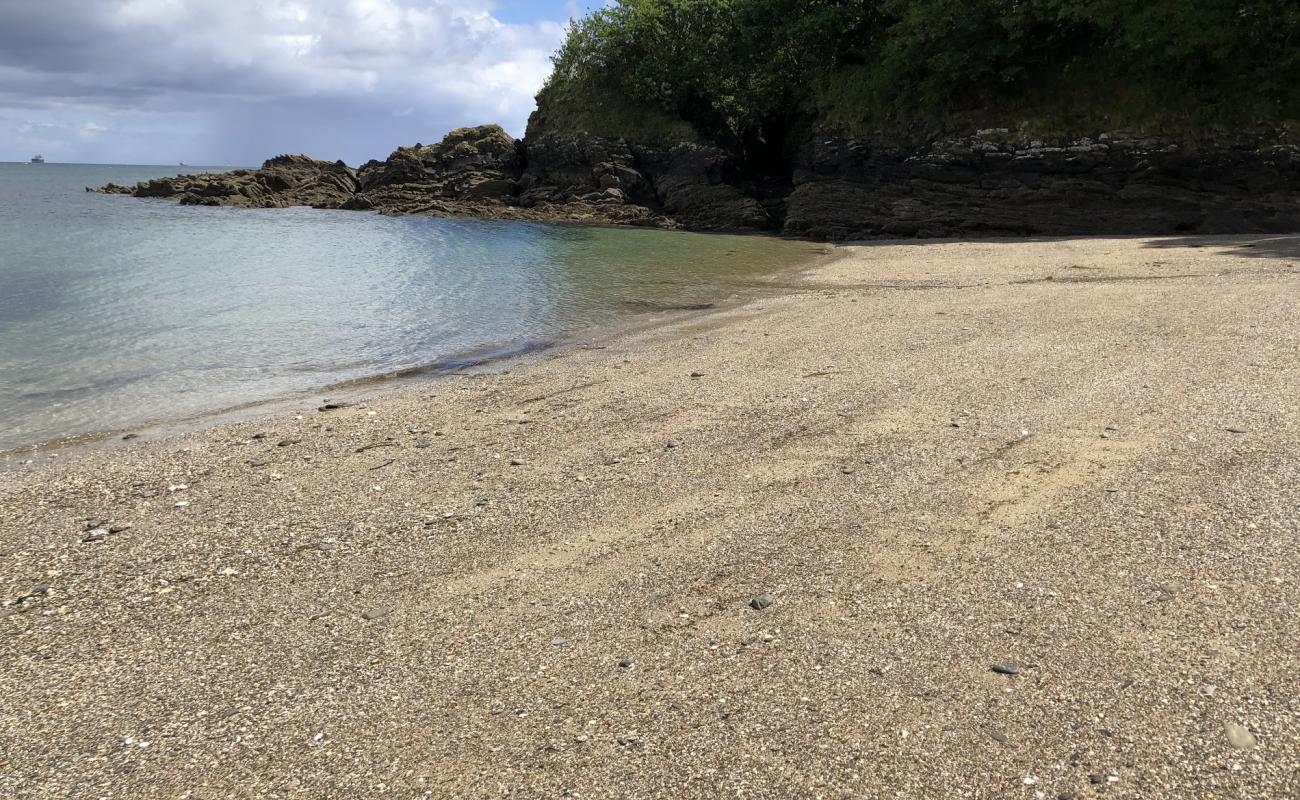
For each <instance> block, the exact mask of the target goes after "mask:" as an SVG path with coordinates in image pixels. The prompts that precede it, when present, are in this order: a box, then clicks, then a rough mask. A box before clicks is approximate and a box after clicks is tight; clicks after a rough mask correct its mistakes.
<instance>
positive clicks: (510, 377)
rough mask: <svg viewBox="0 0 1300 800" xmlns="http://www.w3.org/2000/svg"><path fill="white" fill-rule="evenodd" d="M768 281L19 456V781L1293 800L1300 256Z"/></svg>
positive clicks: (61, 788)
mask: <svg viewBox="0 0 1300 800" xmlns="http://www.w3.org/2000/svg"><path fill="white" fill-rule="evenodd" d="M770 288H771V289H772V291H766V292H761V291H758V290H757V289H755V290H754V291H752V292H748V291H747V292H746V293H745V294H744V296H743V297H741V298H739V299H737V300H736V301H735V302H734V303H729V304H726V305H725V307H719V308H717V309H714V310H711V311H708V312H706V313H703V314H686V315H681V316H675V317H673V318H671V319H659V320H655V321H654V324H647V325H645V326H643V327H639V328H637V327H633V328H630V329H626V330H623V331H621V332H615V333H608V334H604V333H602V334H601V338H600V340H599V342H598V345H599V348H600V349H596V348H595V347H592V348H588V349H583V348H581V347H577V346H575V347H569V348H565V349H564V350H563V351H558V352H554V353H549V354H546V355H543V356H542V357H539V358H538V359H536V360H535V361H530V362H528V363H518V364H516V363H515V362H511V366H510V368H509V370H508V371H507V372H487V373H481V374H475V375H469V376H464V377H456V378H454V379H452V380H438V381H428V382H419V383H417V384H413V385H411V386H409V387H403V388H401V389H399V390H397V391H392V392H384V393H382V394H381V395H380V396H377V397H375V398H374V399H372V400H370V401H368V402H367V404H366V407H364V408H362V407H360V406H353V407H346V408H340V409H336V410H331V411H328V412H313V413H310V414H303V415H302V418H301V419H296V418H295V417H294V416H293V415H281V416H275V417H271V418H267V419H263V420H258V421H256V422H250V421H244V422H238V423H235V424H232V425H223V426H216V427H208V428H203V429H201V430H195V431H190V432H185V433H182V434H179V435H177V436H175V437H171V438H166V439H163V440H160V441H149V442H134V443H132V444H130V446H128V447H125V448H123V449H122V450H117V451H113V452H107V451H95V450H89V451H85V452H80V453H77V454H75V455H73V456H71V457H68V458H66V459H65V458H60V459H58V460H57V462H54V463H49V464H45V465H41V466H39V467H37V468H34V469H31V470H21V471H7V472H0V575H2V576H4V579H3V580H2V581H0V599H2V600H3V601H4V602H3V605H0V694H3V695H4V696H5V697H6V698H10V702H9V706H8V708H7V711H8V713H7V714H4V715H0V753H3V754H4V755H3V756H0V794H4V793H12V794H14V795H15V796H44V795H66V794H73V795H75V794H87V795H91V794H93V795H95V796H101V795H106V794H114V795H116V794H129V795H132V796H141V797H152V796H176V795H181V794H184V793H186V792H192V793H193V794H194V795H195V796H198V795H209V794H210V795H214V796H237V797H244V796H259V795H263V796H265V795H280V796H288V795H304V796H327V795H346V796H353V795H368V794H375V793H385V792H386V793H389V794H393V795H394V796H414V797H419V796H435V797H487V796H500V795H501V794H502V793H507V792H509V793H513V794H514V795H517V796H527V797H554V796H561V795H565V794H567V795H570V796H581V797H674V798H694V797H700V798H704V797H718V796H724V795H725V796H733V795H737V794H740V795H752V796H790V797H795V796H817V795H820V796H837V797H838V796H875V795H888V796H892V797H907V798H913V797H915V798H920V797H933V796H963V797H1035V796H1037V793H1042V794H1043V796H1045V797H1057V796H1059V795H1061V794H1068V795H1070V796H1072V797H1081V798H1082V797H1092V796H1097V795H1098V793H1099V791H1100V789H1099V788H1098V787H1102V788H1105V789H1106V792H1105V796H1108V797H1112V796H1113V797H1140V796H1162V797H1184V796H1186V797H1192V796H1203V795H1211V794H1213V795H1223V796H1250V797H1260V798H1272V797H1278V798H1281V797H1288V796H1294V794H1295V792H1296V791H1297V790H1300V783H1298V782H1297V781H1300V777H1298V776H1300V746H1298V745H1297V743H1298V742H1300V722H1298V721H1297V720H1298V719H1300V718H1297V716H1296V714H1295V713H1294V712H1295V708H1294V691H1293V687H1294V686H1296V685H1300V660H1297V658H1296V657H1295V654H1294V652H1293V651H1294V648H1293V647H1292V644H1293V643H1294V641H1296V640H1297V638H1298V637H1300V627H1298V626H1300V616H1297V615H1296V614H1295V610H1296V609H1300V586H1298V585H1297V584H1296V582H1295V581H1294V580H1293V579H1292V576H1294V575H1295V574H1297V573H1298V572H1300V552H1298V551H1297V548H1296V546H1295V533H1296V531H1298V530H1300V512H1298V511H1297V509H1298V508H1300V505H1297V500H1298V499H1300V495H1298V494H1297V488H1296V487H1297V486H1300V456H1298V455H1297V454H1300V412H1298V411H1297V408H1296V405H1295V402H1294V397H1295V395H1296V393H1297V391H1298V390H1300V358H1297V357H1296V355H1297V353H1300V237H1297V236H1284V237H1251V236H1234V237H1217V238H1215V237H1181V238H1176V239H1175V238H1164V239H1160V238H1088V239H1059V238H1057V239H1046V240H1032V241H1017V240H1006V239H1000V240H982V241H967V242H951V241H950V242H938V243H919V242H906V243H897V242H894V243H887V244H880V243H874V242H873V243H869V244H863V245H855V246H844V247H839V248H836V249H835V251H834V254H833V255H832V256H829V257H826V258H824V259H822V260H819V261H818V262H817V263H816V264H815V265H809V266H807V267H805V268H803V269H802V270H800V271H799V272H798V274H796V275H790V274H788V273H783V275H782V276H781V277H780V279H776V278H774V279H773V281H772V286H771V287H770ZM377 787H383V788H377Z"/></svg>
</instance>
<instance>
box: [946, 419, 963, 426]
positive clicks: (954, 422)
mask: <svg viewBox="0 0 1300 800" xmlns="http://www.w3.org/2000/svg"><path fill="white" fill-rule="evenodd" d="M948 424H949V425H951V426H953V427H954V428H960V427H961V422H959V421H957V420H953V421H952V422H950V423H948Z"/></svg>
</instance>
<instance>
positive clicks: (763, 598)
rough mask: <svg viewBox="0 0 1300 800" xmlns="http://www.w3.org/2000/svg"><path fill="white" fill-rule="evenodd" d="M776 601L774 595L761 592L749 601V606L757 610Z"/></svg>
mask: <svg viewBox="0 0 1300 800" xmlns="http://www.w3.org/2000/svg"><path fill="white" fill-rule="evenodd" d="M774 602H776V600H775V598H773V597H772V595H770V594H760V595H757V596H755V597H754V599H753V600H750V601H749V607H750V608H752V609H754V610H755V611H762V610H763V609H765V608H768V607H769V606H771V605H772V604H773V603H774Z"/></svg>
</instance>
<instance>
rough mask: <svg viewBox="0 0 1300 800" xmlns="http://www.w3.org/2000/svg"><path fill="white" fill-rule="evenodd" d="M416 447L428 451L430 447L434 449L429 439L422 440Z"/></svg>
mask: <svg viewBox="0 0 1300 800" xmlns="http://www.w3.org/2000/svg"><path fill="white" fill-rule="evenodd" d="M415 447H416V449H419V450H428V449H429V448H430V447H433V442H431V441H429V440H428V439H421V440H420V441H418V442H416V443H415Z"/></svg>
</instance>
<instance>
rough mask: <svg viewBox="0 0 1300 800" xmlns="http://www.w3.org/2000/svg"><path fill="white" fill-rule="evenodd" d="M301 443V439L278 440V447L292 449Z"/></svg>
mask: <svg viewBox="0 0 1300 800" xmlns="http://www.w3.org/2000/svg"><path fill="white" fill-rule="evenodd" d="M301 441H302V439H282V440H280V445H279V446H280V447H293V446H294V445H295V444H298V443H299V442H301Z"/></svg>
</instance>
